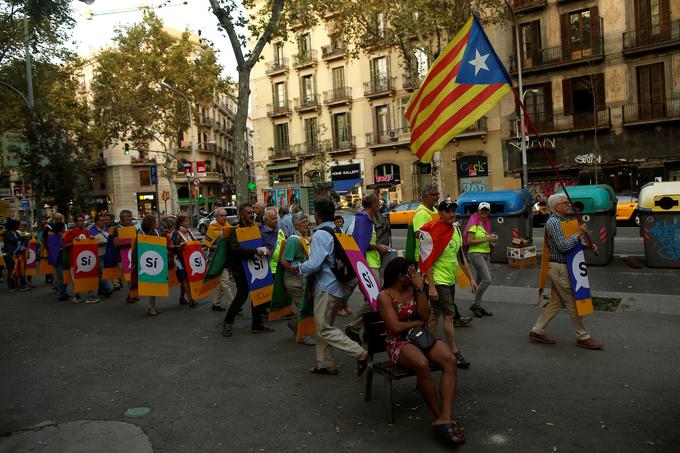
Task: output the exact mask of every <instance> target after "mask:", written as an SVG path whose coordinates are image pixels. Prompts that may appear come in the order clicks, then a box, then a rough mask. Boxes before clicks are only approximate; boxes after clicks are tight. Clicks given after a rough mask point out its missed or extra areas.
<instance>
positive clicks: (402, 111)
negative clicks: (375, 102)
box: [399, 96, 410, 132]
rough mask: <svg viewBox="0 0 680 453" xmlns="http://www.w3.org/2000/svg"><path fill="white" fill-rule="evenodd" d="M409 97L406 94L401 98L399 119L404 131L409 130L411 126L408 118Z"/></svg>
mask: <svg viewBox="0 0 680 453" xmlns="http://www.w3.org/2000/svg"><path fill="white" fill-rule="evenodd" d="M409 99H410V97H409V96H404V97H403V98H401V99H400V100H399V121H400V122H401V124H400V127H401V128H402V130H403V131H402V132H406V131H408V128H409V125H408V120H407V119H406V107H407V106H408V100H409Z"/></svg>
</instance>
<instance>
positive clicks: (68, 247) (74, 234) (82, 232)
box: [62, 214, 100, 304]
mask: <svg viewBox="0 0 680 453" xmlns="http://www.w3.org/2000/svg"><path fill="white" fill-rule="evenodd" d="M74 220H75V224H74V225H73V227H71V228H70V229H69V230H68V231H66V233H65V234H64V243H63V245H62V249H63V250H64V252H65V253H66V254H67V256H68V262H69V263H71V280H73V279H74V274H73V272H74V269H73V264H72V263H73V258H74V257H73V256H72V251H73V241H79V240H81V239H87V238H89V237H90V233H88V231H87V230H86V229H85V228H84V226H85V216H84V215H82V214H76V215H75V216H74ZM99 300H100V299H99V298H98V297H97V296H95V295H94V293H93V292H92V291H88V292H87V298H86V299H85V302H86V303H88V304H96V303H98V302H99ZM82 301H83V299H82V298H81V297H80V293H77V292H75V285H74V291H73V299H72V300H71V302H73V303H74V304H79V303H81V302H82Z"/></svg>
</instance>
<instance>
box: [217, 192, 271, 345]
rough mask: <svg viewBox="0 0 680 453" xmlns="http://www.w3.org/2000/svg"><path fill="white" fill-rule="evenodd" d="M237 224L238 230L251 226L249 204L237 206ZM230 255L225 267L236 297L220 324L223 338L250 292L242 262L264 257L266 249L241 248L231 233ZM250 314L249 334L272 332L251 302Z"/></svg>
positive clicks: (252, 213)
mask: <svg viewBox="0 0 680 453" xmlns="http://www.w3.org/2000/svg"><path fill="white" fill-rule="evenodd" d="M238 212H239V222H238V228H245V227H250V226H253V225H254V223H253V218H254V216H255V210H254V209H253V206H252V205H251V204H250V203H243V204H241V205H240V206H239V209H238ZM229 247H230V249H231V250H230V253H229V256H228V258H227V265H228V266H229V269H230V270H231V275H232V276H233V277H234V280H235V282H236V295H235V296H234V299H233V300H232V302H231V305H230V306H229V310H227V314H226V316H225V317H224V321H223V323H222V335H224V336H225V337H230V336H231V333H232V325H233V324H234V319H235V318H236V315H237V314H238V312H239V310H240V309H241V307H242V306H243V304H244V303H245V302H246V301H247V300H248V296H249V293H250V290H249V288H248V281H247V280H246V274H245V270H244V269H243V260H244V259H252V258H253V257H254V256H256V255H258V256H266V255H267V253H268V251H267V248H266V247H258V248H256V249H254V248H248V247H242V246H241V244H240V243H239V242H238V239H237V237H236V233H232V234H231V236H230V238H229ZM251 312H252V322H251V327H250V332H251V333H253V334H257V333H270V332H274V329H271V328H269V327H267V326H265V325H264V324H263V320H262V310H261V309H260V308H258V307H255V306H253V305H252V301H251Z"/></svg>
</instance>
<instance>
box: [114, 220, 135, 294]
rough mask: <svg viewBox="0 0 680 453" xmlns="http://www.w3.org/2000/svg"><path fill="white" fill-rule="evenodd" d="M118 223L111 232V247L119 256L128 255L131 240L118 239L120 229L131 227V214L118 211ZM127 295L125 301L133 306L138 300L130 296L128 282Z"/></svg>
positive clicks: (130, 289) (130, 290)
mask: <svg viewBox="0 0 680 453" xmlns="http://www.w3.org/2000/svg"><path fill="white" fill-rule="evenodd" d="M119 217H120V223H119V224H118V226H117V227H116V229H115V230H114V231H113V246H114V247H116V249H117V250H118V251H119V253H120V254H123V253H129V251H130V249H131V248H132V240H131V239H127V238H120V237H119V234H120V228H124V227H129V226H132V212H131V211H129V210H127V209H123V210H122V211H120V216H119ZM127 286H128V294H127V297H126V301H127V303H129V304H134V303H135V302H137V300H139V299H138V298H137V297H135V296H133V294H132V288H131V286H130V282H129V281H128V285H127Z"/></svg>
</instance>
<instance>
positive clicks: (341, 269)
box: [320, 226, 357, 283]
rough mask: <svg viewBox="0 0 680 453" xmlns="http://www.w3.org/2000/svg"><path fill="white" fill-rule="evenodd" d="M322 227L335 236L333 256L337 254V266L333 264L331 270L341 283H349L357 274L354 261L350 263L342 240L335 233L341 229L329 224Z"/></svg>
mask: <svg viewBox="0 0 680 453" xmlns="http://www.w3.org/2000/svg"><path fill="white" fill-rule="evenodd" d="M320 229H321V230H323V231H325V232H327V233H330V235H331V236H333V256H335V266H331V271H333V275H335V278H337V279H338V281H339V282H340V283H347V282H349V281H351V280H353V279H355V278H356V277H357V274H356V272H354V268H353V267H352V263H350V261H349V258H348V257H347V254H346V253H345V250H343V248H342V245H340V241H339V240H338V238H337V236H336V235H335V233H339V232H340V231H337V230H335V229H333V228H331V227H328V226H325V227H321V228H320Z"/></svg>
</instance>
